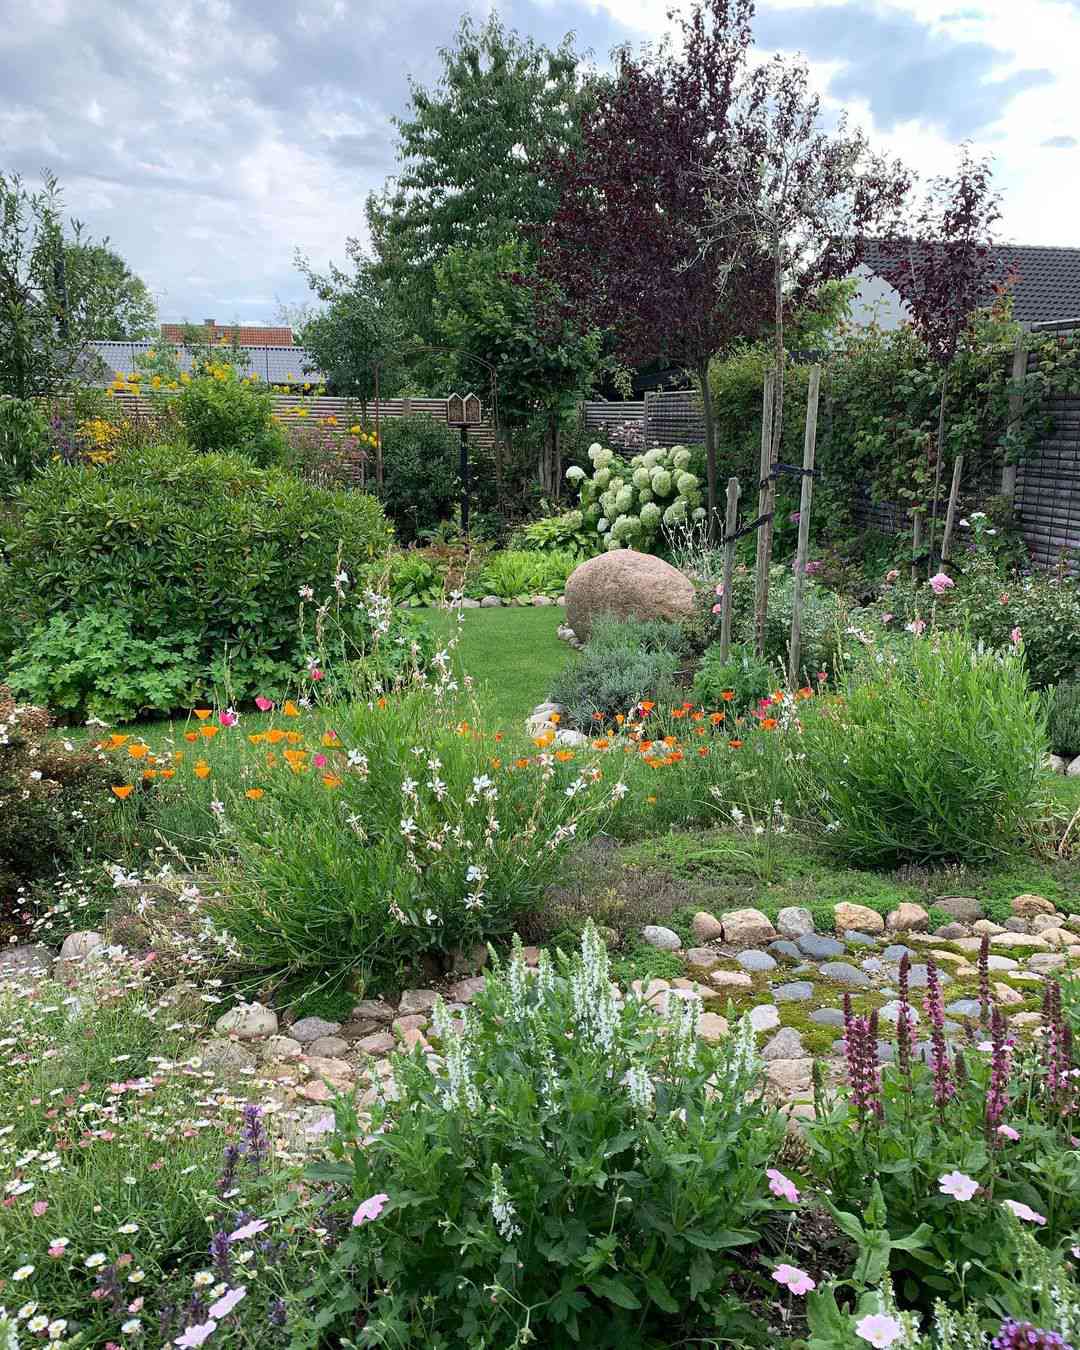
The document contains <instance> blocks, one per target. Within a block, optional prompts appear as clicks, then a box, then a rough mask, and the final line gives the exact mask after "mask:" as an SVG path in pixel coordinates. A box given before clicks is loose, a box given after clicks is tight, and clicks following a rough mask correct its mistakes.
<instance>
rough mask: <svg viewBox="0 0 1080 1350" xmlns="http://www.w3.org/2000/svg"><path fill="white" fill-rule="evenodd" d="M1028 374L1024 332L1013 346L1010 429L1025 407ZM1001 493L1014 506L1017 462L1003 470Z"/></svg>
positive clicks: (1017, 420)
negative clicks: (1025, 380) (1025, 383)
mask: <svg viewBox="0 0 1080 1350" xmlns="http://www.w3.org/2000/svg"><path fill="white" fill-rule="evenodd" d="M1026 375H1027V348H1026V346H1025V345H1024V335H1023V333H1021V334H1020V336H1019V337H1018V338H1017V339H1016V346H1015V347H1014V348H1013V363H1012V382H1013V387H1012V389H1011V390H1010V392H1009V430H1010V431H1011V430H1012V429H1013V427H1015V426H1016V424H1017V423H1018V422H1019V421H1020V416H1021V413H1022V412H1023V409H1024V391H1023V389H1022V387H1021V386H1022V385H1023V383H1024V379H1025V377H1026ZM1001 495H1002V496H1003V497H1005V498H1007V499H1008V502H1009V505H1010V506H1012V504H1013V498H1014V497H1015V496H1016V464H1015V462H1014V463H1012V464H1006V465H1005V466H1004V467H1003V468H1002V470H1001Z"/></svg>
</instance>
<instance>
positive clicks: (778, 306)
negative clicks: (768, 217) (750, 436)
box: [772, 234, 784, 463]
mask: <svg viewBox="0 0 1080 1350" xmlns="http://www.w3.org/2000/svg"><path fill="white" fill-rule="evenodd" d="M780 247H781V246H780V236H779V234H777V235H776V236H775V237H774V239H773V298H774V313H773V327H774V329H775V332H774V334H773V361H774V367H775V370H776V406H775V408H774V410H773V452H772V457H773V462H774V463H775V462H776V460H778V459H779V458H780V446H781V443H782V441H783V436H784V271H783V268H782V267H781V261H782V259H781V253H780Z"/></svg>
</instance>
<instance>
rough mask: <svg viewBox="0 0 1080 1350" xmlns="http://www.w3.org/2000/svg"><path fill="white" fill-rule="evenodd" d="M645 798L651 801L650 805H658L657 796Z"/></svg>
mask: <svg viewBox="0 0 1080 1350" xmlns="http://www.w3.org/2000/svg"><path fill="white" fill-rule="evenodd" d="M645 800H646V801H647V802H648V803H649V805H650V806H655V805H656V798H655V797H646V798H645Z"/></svg>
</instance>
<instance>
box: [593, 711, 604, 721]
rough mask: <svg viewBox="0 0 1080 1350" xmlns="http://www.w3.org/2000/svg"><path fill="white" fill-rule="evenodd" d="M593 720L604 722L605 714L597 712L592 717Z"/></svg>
mask: <svg viewBox="0 0 1080 1350" xmlns="http://www.w3.org/2000/svg"><path fill="white" fill-rule="evenodd" d="M592 720H593V721H594V722H602V721H603V720H604V714H603V713H601V712H595V713H593V715H592Z"/></svg>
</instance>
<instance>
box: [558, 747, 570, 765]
mask: <svg viewBox="0 0 1080 1350" xmlns="http://www.w3.org/2000/svg"><path fill="white" fill-rule="evenodd" d="M555 758H556V759H557V760H558V761H559V763H560V764H565V763H566V761H567V760H568V759H573V758H574V752H573V750H556V751H555Z"/></svg>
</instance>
